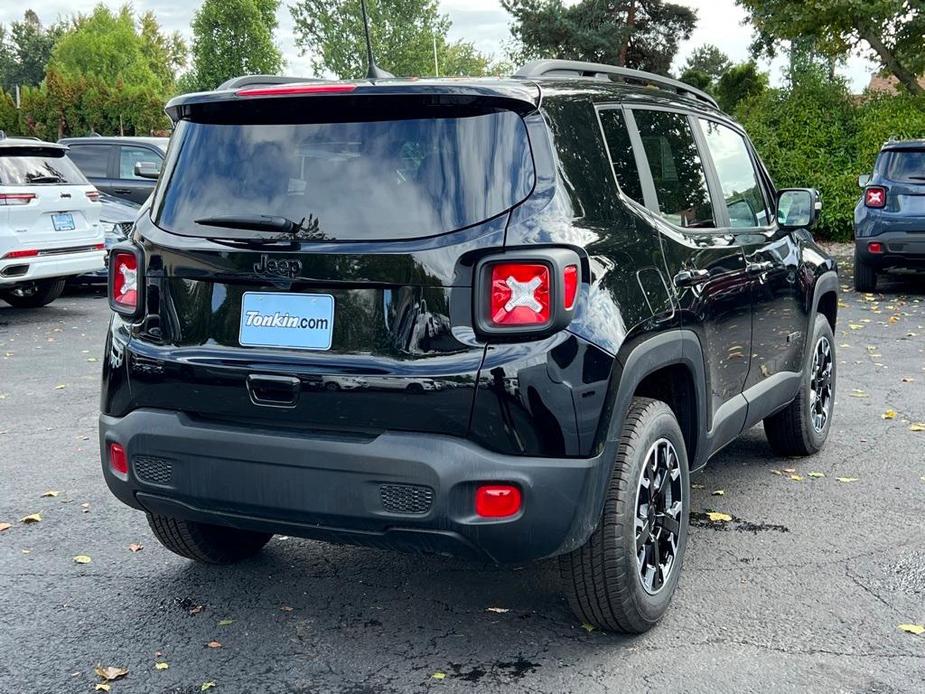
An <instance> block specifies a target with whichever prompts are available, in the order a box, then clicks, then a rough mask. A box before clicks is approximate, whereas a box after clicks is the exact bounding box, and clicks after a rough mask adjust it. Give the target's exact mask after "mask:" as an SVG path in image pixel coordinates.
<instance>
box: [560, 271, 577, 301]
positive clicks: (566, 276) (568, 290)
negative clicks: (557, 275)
mask: <svg viewBox="0 0 925 694" xmlns="http://www.w3.org/2000/svg"><path fill="white" fill-rule="evenodd" d="M562 284H563V289H564V298H563V303H564V304H565V310H566V311H571V310H572V309H573V308H575V299H577V298H578V266H577V265H569V266H568V267H567V268H565V272H564V273H563V277H562Z"/></svg>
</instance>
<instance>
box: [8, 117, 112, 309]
mask: <svg viewBox="0 0 925 694" xmlns="http://www.w3.org/2000/svg"><path fill="white" fill-rule="evenodd" d="M99 197H100V194H99V191H97V190H96V188H94V187H93V186H92V185H90V182H89V181H87V179H86V178H85V177H84V175H83V174H82V173H81V172H80V170H79V169H78V168H77V167H76V166H74V164H73V162H71V160H70V159H68V157H67V155H66V147H64V146H62V145H57V144H53V143H51V142H42V141H40V140H35V139H31V138H11V137H10V138H8V137H6V136H5V135H3V133H2V132H0V299H2V300H3V301H5V302H6V303H8V304H10V305H11V306H15V307H17V308H38V307H40V306H45V305H47V304H50V303H51V302H52V301H54V300H55V299H57V298H58V297H59V296H61V292H62V291H63V290H64V284H65V281H66V280H67V279H68V278H69V277H74V276H76V275H80V274H82V273H84V272H91V271H94V270H97V269H99V268H102V267H103V257H104V255H105V253H104V245H103V244H104V241H103V230H102V227H101V226H100V208H101V205H100V202H99Z"/></svg>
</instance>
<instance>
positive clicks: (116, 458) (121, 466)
mask: <svg viewBox="0 0 925 694" xmlns="http://www.w3.org/2000/svg"><path fill="white" fill-rule="evenodd" d="M109 468H110V469H111V470H112V471H113V472H114V473H116V474H117V475H122V476H123V477H127V476H128V457H127V456H126V455H125V449H124V448H122V446H120V445H119V444H118V443H111V444H109Z"/></svg>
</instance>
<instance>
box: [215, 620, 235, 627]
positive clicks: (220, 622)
mask: <svg viewBox="0 0 925 694" xmlns="http://www.w3.org/2000/svg"><path fill="white" fill-rule="evenodd" d="M229 624H234V620H233V619H223V620H221V621H219V623H218V625H219V626H220V627H227V626H228V625H229Z"/></svg>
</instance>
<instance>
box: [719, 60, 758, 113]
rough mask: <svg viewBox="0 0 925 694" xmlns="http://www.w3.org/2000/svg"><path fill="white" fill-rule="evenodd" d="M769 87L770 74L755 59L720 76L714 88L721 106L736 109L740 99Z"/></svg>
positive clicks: (731, 109) (730, 110)
mask: <svg viewBox="0 0 925 694" xmlns="http://www.w3.org/2000/svg"><path fill="white" fill-rule="evenodd" d="M767 88H768V76H767V74H766V73H764V72H761V71H760V70H759V69H758V65H757V64H756V63H755V61H753V60H749V61H748V62H745V63H740V64H739V65H734V66H732V67H731V68H729V69H728V70H726V72H725V73H724V74H723V76H722V77H720V78H719V81H718V82H717V83H716V86H715V88H714V93H715V94H716V100H717V101H718V102H719V105H720V108H722V109H723V110H724V111H726V112H727V113H732V112H733V111H735V109H736V106H738V105H739V102H740V101H743V100H745V99H748V98H749V97H752V96H756V95H758V94H761V93H762V92H764V91H765V90H766V89H767Z"/></svg>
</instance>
